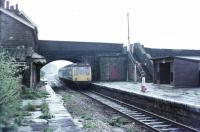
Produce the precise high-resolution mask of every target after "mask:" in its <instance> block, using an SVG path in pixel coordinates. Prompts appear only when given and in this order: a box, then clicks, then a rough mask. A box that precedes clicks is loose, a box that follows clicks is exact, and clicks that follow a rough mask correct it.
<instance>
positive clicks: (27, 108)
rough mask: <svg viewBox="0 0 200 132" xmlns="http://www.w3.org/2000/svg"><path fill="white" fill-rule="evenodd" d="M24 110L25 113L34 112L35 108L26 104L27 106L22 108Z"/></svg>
mask: <svg viewBox="0 0 200 132" xmlns="http://www.w3.org/2000/svg"><path fill="white" fill-rule="evenodd" d="M24 110H26V111H35V110H36V106H35V105H32V104H30V103H28V104H27V105H25V106H24Z"/></svg>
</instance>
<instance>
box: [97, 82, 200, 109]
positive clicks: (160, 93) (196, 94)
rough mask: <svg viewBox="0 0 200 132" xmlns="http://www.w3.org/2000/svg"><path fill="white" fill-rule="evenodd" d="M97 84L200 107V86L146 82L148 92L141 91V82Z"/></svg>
mask: <svg viewBox="0 0 200 132" xmlns="http://www.w3.org/2000/svg"><path fill="white" fill-rule="evenodd" d="M94 84H95V85H100V86H105V87H110V88H114V89H119V90H123V91H127V92H131V93H135V94H140V95H143V96H149V97H154V98H157V99H162V100H166V101H170V102H176V103H181V104H185V105H188V106H192V107H196V108H198V109H200V87H199V88H174V87H172V86H170V85H157V84H152V83H146V88H147V90H146V92H141V84H140V83H137V84H135V83H133V82H98V83H94Z"/></svg>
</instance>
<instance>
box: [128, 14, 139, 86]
mask: <svg viewBox="0 0 200 132" xmlns="http://www.w3.org/2000/svg"><path fill="white" fill-rule="evenodd" d="M129 16H130V14H129V12H128V13H127V26H128V45H127V52H130V54H132V53H131V49H130V25H129ZM133 74H134V76H133V80H134V82H135V83H136V82H137V71H136V64H134V73H133ZM127 81H128V69H127Z"/></svg>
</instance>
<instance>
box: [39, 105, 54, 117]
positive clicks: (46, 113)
mask: <svg viewBox="0 0 200 132" xmlns="http://www.w3.org/2000/svg"><path fill="white" fill-rule="evenodd" d="M41 110H42V115H41V116H40V118H41V119H51V118H53V115H52V114H51V113H49V106H48V104H47V103H43V104H42V106H41Z"/></svg>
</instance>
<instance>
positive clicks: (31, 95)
mask: <svg viewBox="0 0 200 132" xmlns="http://www.w3.org/2000/svg"><path fill="white" fill-rule="evenodd" d="M48 95H49V93H48V92H46V91H42V90H36V89H32V88H24V89H23V91H22V93H21V98H23V99H37V98H43V97H47V96H48Z"/></svg>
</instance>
